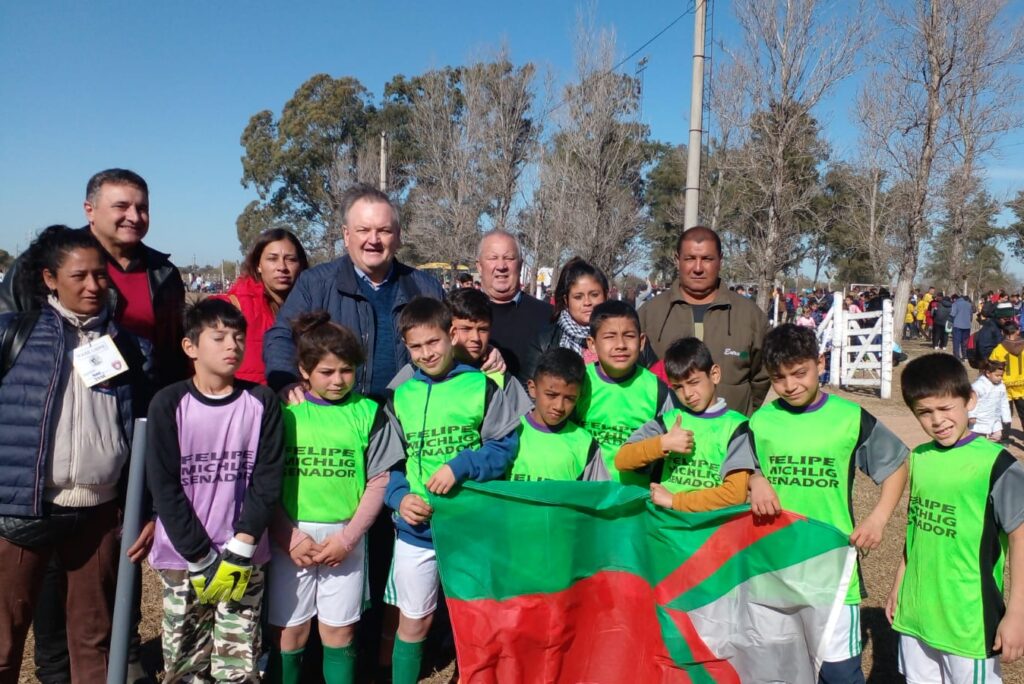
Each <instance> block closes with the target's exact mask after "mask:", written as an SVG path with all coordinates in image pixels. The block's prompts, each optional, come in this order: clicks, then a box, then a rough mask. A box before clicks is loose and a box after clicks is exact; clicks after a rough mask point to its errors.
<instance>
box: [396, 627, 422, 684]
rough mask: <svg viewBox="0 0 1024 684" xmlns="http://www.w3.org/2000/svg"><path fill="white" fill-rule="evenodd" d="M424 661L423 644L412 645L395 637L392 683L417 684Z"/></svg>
mask: <svg viewBox="0 0 1024 684" xmlns="http://www.w3.org/2000/svg"><path fill="white" fill-rule="evenodd" d="M422 659H423V642H422V641H417V642H416V643H414V644H410V643H409V642H408V641H402V640H401V638H399V637H397V636H396V637H395V651H394V653H393V654H392V656H391V683H392V684H416V682H418V681H419V679H420V661H421V660H422Z"/></svg>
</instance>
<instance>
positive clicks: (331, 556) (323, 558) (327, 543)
mask: <svg viewBox="0 0 1024 684" xmlns="http://www.w3.org/2000/svg"><path fill="white" fill-rule="evenodd" d="M348 551H349V550H348V549H346V548H345V545H344V544H343V543H342V541H341V537H340V536H339V535H332V536H330V537H328V538H327V539H325V540H324V543H323V545H322V546H321V547H320V553H318V554H316V555H315V556H313V562H314V563H316V564H318V565H326V566H328V567H331V568H336V567H338V566H339V565H341V561H343V560H345V556H347V555H348Z"/></svg>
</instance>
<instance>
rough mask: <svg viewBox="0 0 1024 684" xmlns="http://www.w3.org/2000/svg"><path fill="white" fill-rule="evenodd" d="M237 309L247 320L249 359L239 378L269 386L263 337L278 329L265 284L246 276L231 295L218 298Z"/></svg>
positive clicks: (228, 292) (241, 367)
mask: <svg viewBox="0 0 1024 684" xmlns="http://www.w3.org/2000/svg"><path fill="white" fill-rule="evenodd" d="M213 298H214V299H223V300H224V301H226V302H231V303H232V304H234V305H235V306H237V307H238V308H239V309H240V310H241V311H242V315H243V316H245V322H246V331H245V356H243V357H242V365H241V366H240V367H239V368H238V373H236V377H238V378H240V379H242V380H248V381H250V382H258V383H259V384H261V385H265V384H267V378H266V371H265V367H264V365H263V333H265V332H266V331H267V330H269V329H270V326H272V325H274V311H273V309H271V308H270V299H269V298H268V297H267V292H266V289H265V288H264V287H263V283H262V282H261V281H259V280H256V279H255V278H250V277H248V276H242V277H241V278H239V279H238V281H237V282H236V283H235V284H234V285H232V286H231V289H230V290H228V291H227V294H222V295H214V297H213Z"/></svg>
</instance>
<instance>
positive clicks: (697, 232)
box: [676, 226, 722, 256]
mask: <svg viewBox="0 0 1024 684" xmlns="http://www.w3.org/2000/svg"><path fill="white" fill-rule="evenodd" d="M687 240H689V241H691V242H704V241H705V240H711V241H713V242H714V243H715V249H717V250H718V256H722V238H721V237H719V235H718V233H716V232H715V231H713V230H711V229H710V228H708V227H707V226H693V227H692V228H687V229H686V230H684V231H683V232H682V233H680V234H679V239H678V240H677V241H676V254H679V253H680V252H682V251H683V243H684V242H686V241H687Z"/></svg>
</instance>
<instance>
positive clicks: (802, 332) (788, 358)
mask: <svg viewBox="0 0 1024 684" xmlns="http://www.w3.org/2000/svg"><path fill="white" fill-rule="evenodd" d="M761 354H762V358H763V359H764V366H765V368H767V369H768V370H769V371H777V370H779V369H780V368H782V367H783V366H789V365H792V364H794V363H802V362H804V361H807V360H812V361H817V360H818V357H819V356H821V352H820V351H819V350H818V338H817V337H815V335H814V331H813V330H811V329H810V328H804V327H802V326H798V325H793V324H792V323H784V324H783V325H780V326H778V327H775V328H772V329H771V330H770V331H769V332H768V334H767V335H765V336H764V345H763V349H762V352H761Z"/></svg>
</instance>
